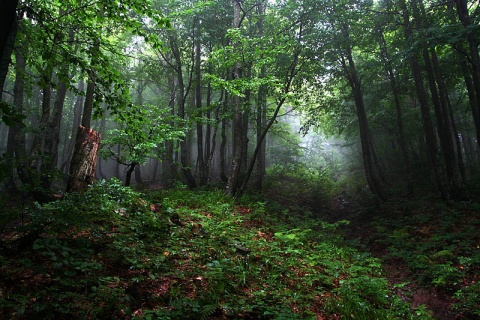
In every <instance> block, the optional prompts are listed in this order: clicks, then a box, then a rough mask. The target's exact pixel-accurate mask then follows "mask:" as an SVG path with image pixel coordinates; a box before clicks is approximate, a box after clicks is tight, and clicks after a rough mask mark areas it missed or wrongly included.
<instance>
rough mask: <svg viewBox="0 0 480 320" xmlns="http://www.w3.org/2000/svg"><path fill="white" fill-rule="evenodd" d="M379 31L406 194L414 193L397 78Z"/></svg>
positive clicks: (381, 32) (382, 36)
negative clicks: (400, 153) (403, 170)
mask: <svg viewBox="0 0 480 320" xmlns="http://www.w3.org/2000/svg"><path fill="white" fill-rule="evenodd" d="M379 32H380V37H381V39H380V47H381V49H380V50H381V53H382V57H383V60H384V64H385V70H386V72H387V75H388V79H389V81H390V88H391V90H392V94H393V102H394V105H395V111H396V116H397V117H396V120H397V128H398V139H399V143H400V150H401V152H402V156H403V161H404V163H405V172H406V178H407V179H406V181H407V192H408V194H413V193H414V187H413V174H412V166H411V161H410V157H409V154H408V151H407V150H408V149H407V142H406V139H405V130H404V125H403V111H402V105H401V103H400V90H399V88H398V84H397V78H396V76H395V72H394V71H393V67H392V60H391V57H390V54H389V52H388V48H387V42H386V41H385V37H384V34H383V31H382V30H379Z"/></svg>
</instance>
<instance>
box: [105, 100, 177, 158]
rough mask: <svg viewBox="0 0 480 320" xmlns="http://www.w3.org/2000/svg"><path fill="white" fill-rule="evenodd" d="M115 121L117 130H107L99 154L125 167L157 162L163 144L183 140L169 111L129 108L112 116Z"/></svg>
mask: <svg viewBox="0 0 480 320" xmlns="http://www.w3.org/2000/svg"><path fill="white" fill-rule="evenodd" d="M115 121H117V123H118V128H117V129H112V130H109V132H108V133H107V138H106V139H105V140H103V144H102V145H103V149H102V151H101V153H102V155H103V157H105V158H107V157H108V158H112V159H114V160H115V161H117V162H119V163H121V164H124V165H131V164H132V163H135V164H143V163H145V161H146V160H147V159H148V158H152V157H154V158H159V157H160V156H161V154H162V150H161V149H160V148H161V147H163V144H164V143H165V142H167V141H175V140H179V139H181V138H182V137H183V136H184V130H183V129H182V128H181V127H182V125H181V122H180V120H179V119H178V118H176V117H174V116H171V115H170V114H169V110H168V109H165V108H163V109H162V108H159V107H156V106H152V105H150V106H135V105H131V106H130V107H129V108H128V109H126V110H123V111H122V112H121V113H117V114H115ZM117 146H120V150H118V149H117V148H116V147H117Z"/></svg>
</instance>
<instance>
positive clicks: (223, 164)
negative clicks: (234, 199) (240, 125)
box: [219, 93, 229, 183]
mask: <svg viewBox="0 0 480 320" xmlns="http://www.w3.org/2000/svg"><path fill="white" fill-rule="evenodd" d="M228 101H229V96H228V94H227V93H225V101H224V103H223V110H224V113H225V111H226V109H227V103H228ZM220 136H221V141H220V150H219V151H220V179H221V180H222V181H223V182H225V183H226V182H228V177H227V174H226V172H225V168H226V162H227V152H226V145H227V119H226V118H225V116H223V117H222V129H221V132H220Z"/></svg>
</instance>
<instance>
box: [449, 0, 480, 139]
mask: <svg viewBox="0 0 480 320" xmlns="http://www.w3.org/2000/svg"><path fill="white" fill-rule="evenodd" d="M455 5H456V8H457V14H458V18H459V20H460V22H461V23H462V25H463V26H464V27H465V29H466V30H467V31H466V41H467V43H468V48H469V53H470V57H469V60H468V61H469V62H470V64H471V66H472V82H473V84H474V88H473V90H474V92H475V95H476V99H475V100H476V101H475V103H476V106H475V109H476V110H475V113H474V118H476V121H477V123H476V128H477V143H478V144H479V145H480V132H478V130H479V129H480V119H479V115H480V54H479V50H478V44H479V40H478V38H477V36H476V33H475V32H476V31H475V30H476V29H475V28H471V26H472V24H473V22H472V19H471V18H470V15H469V13H468V1H467V0H455ZM475 115H476V117H475Z"/></svg>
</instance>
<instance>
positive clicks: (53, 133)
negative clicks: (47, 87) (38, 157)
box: [41, 80, 67, 189]
mask: <svg viewBox="0 0 480 320" xmlns="http://www.w3.org/2000/svg"><path fill="white" fill-rule="evenodd" d="M66 95H67V84H66V83H65V81H63V80H61V81H60V84H59V86H58V90H57V96H56V98H55V103H54V108H53V112H52V119H51V121H50V123H49V124H48V126H47V130H46V132H45V143H44V153H43V161H42V166H41V174H42V177H41V180H42V187H43V188H44V189H50V187H51V184H52V181H53V177H54V174H53V172H54V171H55V169H56V167H57V159H58V144H59V143H60V124H61V121H62V114H63V107H64V105H65V97H66Z"/></svg>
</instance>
